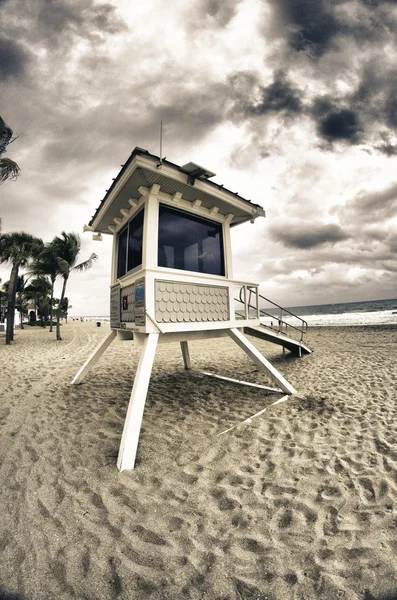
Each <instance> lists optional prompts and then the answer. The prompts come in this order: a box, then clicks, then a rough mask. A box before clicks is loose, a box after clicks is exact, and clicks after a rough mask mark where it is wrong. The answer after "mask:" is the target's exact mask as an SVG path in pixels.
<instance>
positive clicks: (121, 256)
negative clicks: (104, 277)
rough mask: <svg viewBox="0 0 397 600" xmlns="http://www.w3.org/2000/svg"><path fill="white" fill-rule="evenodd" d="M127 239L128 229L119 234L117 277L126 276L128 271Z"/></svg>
mask: <svg viewBox="0 0 397 600" xmlns="http://www.w3.org/2000/svg"><path fill="white" fill-rule="evenodd" d="M127 238H128V227H126V228H125V229H123V231H121V232H120V233H119V249H118V256H117V277H122V276H123V275H125V273H126V270H127Z"/></svg>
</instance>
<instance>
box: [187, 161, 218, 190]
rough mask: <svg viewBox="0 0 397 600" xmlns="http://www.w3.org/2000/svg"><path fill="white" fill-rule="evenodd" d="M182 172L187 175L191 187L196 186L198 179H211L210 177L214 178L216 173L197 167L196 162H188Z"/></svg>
mask: <svg viewBox="0 0 397 600" xmlns="http://www.w3.org/2000/svg"><path fill="white" fill-rule="evenodd" d="M181 171H183V172H184V173H187V175H188V182H189V184H190V185H194V182H195V181H196V179H197V177H204V178H205V179H209V178H210V177H214V176H215V173H213V172H212V171H209V170H208V169H205V168H204V167H200V165H196V163H194V162H188V163H186V165H183V166H182V167H181Z"/></svg>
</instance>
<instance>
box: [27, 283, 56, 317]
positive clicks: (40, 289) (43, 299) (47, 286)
mask: <svg viewBox="0 0 397 600" xmlns="http://www.w3.org/2000/svg"><path fill="white" fill-rule="evenodd" d="M50 292H51V283H50V282H49V281H48V279H47V277H46V276H45V275H39V276H38V277H35V279H32V281H31V282H30V284H29V285H27V286H26V288H25V297H26V298H27V299H28V300H34V301H35V305H36V308H37V310H38V312H39V317H40V323H41V326H42V327H45V326H46V322H47V317H48V307H49V305H50V297H49V294H50Z"/></svg>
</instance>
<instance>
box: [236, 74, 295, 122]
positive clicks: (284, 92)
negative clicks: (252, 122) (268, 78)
mask: <svg viewBox="0 0 397 600" xmlns="http://www.w3.org/2000/svg"><path fill="white" fill-rule="evenodd" d="M227 84H228V86H229V94H228V95H229V99H230V100H231V101H232V102H233V105H232V109H231V111H230V112H231V114H232V115H234V116H236V115H240V116H244V117H259V116H261V115H266V114H270V113H273V114H278V115H280V116H283V117H286V116H290V115H293V116H295V115H297V114H299V113H300V112H302V110H303V104H302V101H301V90H300V89H299V88H298V87H296V86H295V85H293V84H292V83H291V82H290V81H289V80H288V77H287V76H286V75H285V73H284V72H283V71H277V72H275V73H274V76H273V81H272V82H271V83H270V84H269V85H266V86H265V85H263V84H262V83H261V80H260V75H259V73H255V72H253V71H239V72H237V73H234V74H233V75H231V76H229V78H228V82H227Z"/></svg>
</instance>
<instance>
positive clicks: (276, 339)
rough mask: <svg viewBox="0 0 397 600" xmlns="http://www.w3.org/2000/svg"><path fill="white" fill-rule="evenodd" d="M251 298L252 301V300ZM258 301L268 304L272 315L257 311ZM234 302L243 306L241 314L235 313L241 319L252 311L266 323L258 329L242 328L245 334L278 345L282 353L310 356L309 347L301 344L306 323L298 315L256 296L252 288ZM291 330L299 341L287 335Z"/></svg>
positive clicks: (263, 310) (262, 310)
mask: <svg viewBox="0 0 397 600" xmlns="http://www.w3.org/2000/svg"><path fill="white" fill-rule="evenodd" d="M253 298H254V301H253V300H252V299H253ZM260 300H262V301H265V302H266V303H267V304H270V305H271V307H270V308H271V309H272V310H273V313H270V312H268V311H266V310H265V309H263V308H259V309H257V307H256V306H255V303H258V304H259V302H260ZM235 301H236V302H238V303H239V304H241V305H243V306H244V310H243V311H241V313H240V312H239V311H236V314H237V315H239V314H241V318H243V317H244V316H245V315H247V314H249V311H253V312H254V313H256V314H258V316H259V317H260V318H261V317H262V318H264V319H266V321H267V323H261V324H260V325H259V327H244V333H245V334H247V335H250V336H252V337H256V338H259V339H261V340H266V341H267V342H270V343H272V344H278V345H279V346H282V348H283V352H284V349H285V348H286V349H287V350H289V351H290V352H292V353H293V354H295V355H297V356H302V354H311V352H312V351H311V350H310V348H309V346H307V345H306V344H304V342H303V336H304V334H305V333H306V332H307V329H308V325H307V322H306V321H305V320H304V319H302V318H301V317H298V315H295V314H294V313H292V312H291V311H290V310H288V309H287V308H283V307H282V306H280V305H279V304H276V303H275V302H273V301H272V300H269V298H265V296H262V295H261V294H258V293H257V292H256V291H255V290H254V289H253V288H252V289H250V288H248V293H247V294H244V296H243V294H242V291H240V297H239V298H235ZM268 310H269V309H268ZM276 313H277V314H276ZM285 316H286V317H290V318H291V317H292V319H293V321H294V322H295V325H293V324H291V323H290V322H288V321H286V320H285V319H284V317H285ZM269 320H270V324H269ZM291 330H293V331H294V335H295V336H296V335H297V336H298V337H299V339H296V338H294V337H292V336H291V335H289V331H291Z"/></svg>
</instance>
